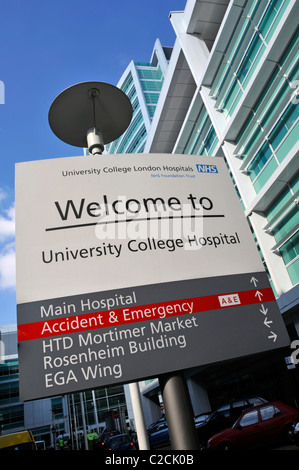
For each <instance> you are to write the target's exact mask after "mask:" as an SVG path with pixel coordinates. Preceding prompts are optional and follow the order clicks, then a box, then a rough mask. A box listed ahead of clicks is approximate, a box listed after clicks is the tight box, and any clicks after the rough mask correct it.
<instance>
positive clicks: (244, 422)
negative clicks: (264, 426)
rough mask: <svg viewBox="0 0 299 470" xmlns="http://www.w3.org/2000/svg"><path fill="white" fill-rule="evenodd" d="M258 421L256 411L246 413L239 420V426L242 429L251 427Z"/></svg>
mask: <svg viewBox="0 0 299 470" xmlns="http://www.w3.org/2000/svg"><path fill="white" fill-rule="evenodd" d="M258 421H259V418H258V413H257V410H253V411H248V413H246V414H245V415H244V416H243V418H242V419H241V420H240V425H241V426H242V427H246V426H251V425H252V424H257V423H258Z"/></svg>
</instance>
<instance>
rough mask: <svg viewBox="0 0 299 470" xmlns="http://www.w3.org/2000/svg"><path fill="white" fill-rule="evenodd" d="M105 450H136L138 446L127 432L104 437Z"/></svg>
mask: <svg viewBox="0 0 299 470" xmlns="http://www.w3.org/2000/svg"><path fill="white" fill-rule="evenodd" d="M103 450H136V447H135V444H134V442H133V441H132V440H131V439H130V438H129V436H128V435H127V434H116V435H114V436H109V437H107V438H106V439H104V441H103Z"/></svg>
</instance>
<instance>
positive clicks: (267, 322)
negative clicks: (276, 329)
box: [264, 317, 273, 328]
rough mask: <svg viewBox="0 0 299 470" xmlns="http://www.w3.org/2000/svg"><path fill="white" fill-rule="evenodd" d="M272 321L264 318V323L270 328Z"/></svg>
mask: <svg viewBox="0 0 299 470" xmlns="http://www.w3.org/2000/svg"><path fill="white" fill-rule="evenodd" d="M270 323H273V321H272V320H268V318H267V317H266V318H265V320H264V325H266V326H267V327H268V328H270Z"/></svg>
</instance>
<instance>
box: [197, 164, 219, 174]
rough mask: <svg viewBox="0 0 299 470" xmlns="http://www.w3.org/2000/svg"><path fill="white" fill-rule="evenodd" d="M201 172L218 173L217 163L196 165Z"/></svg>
mask: <svg viewBox="0 0 299 470" xmlns="http://www.w3.org/2000/svg"><path fill="white" fill-rule="evenodd" d="M196 167H197V171H199V173H218V170H217V166H216V165H196Z"/></svg>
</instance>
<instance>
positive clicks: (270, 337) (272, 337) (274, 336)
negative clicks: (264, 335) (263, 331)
mask: <svg viewBox="0 0 299 470" xmlns="http://www.w3.org/2000/svg"><path fill="white" fill-rule="evenodd" d="M271 333H272V334H271V335H270V336H268V338H269V339H273V343H275V341H276V339H277V335H276V334H275V333H273V331H271Z"/></svg>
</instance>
